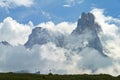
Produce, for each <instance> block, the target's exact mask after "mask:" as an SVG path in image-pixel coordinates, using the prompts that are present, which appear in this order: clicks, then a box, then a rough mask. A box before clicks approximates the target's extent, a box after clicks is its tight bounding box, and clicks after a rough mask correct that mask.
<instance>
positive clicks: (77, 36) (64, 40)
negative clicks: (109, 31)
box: [25, 13, 103, 54]
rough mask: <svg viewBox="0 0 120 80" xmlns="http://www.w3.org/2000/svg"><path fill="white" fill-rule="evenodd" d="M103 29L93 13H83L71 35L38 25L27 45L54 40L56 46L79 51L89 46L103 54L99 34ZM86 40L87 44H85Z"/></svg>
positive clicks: (41, 43)
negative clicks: (66, 35) (96, 21)
mask: <svg viewBox="0 0 120 80" xmlns="http://www.w3.org/2000/svg"><path fill="white" fill-rule="evenodd" d="M101 31H102V29H101V27H100V26H99V25H98V24H97V23H95V17H94V15H93V14H92V13H82V15H81V18H80V19H79V20H78V24H77V27H76V29H75V30H73V32H72V33H71V35H69V37H65V36H64V35H62V34H61V33H59V32H58V33H54V32H53V31H50V30H48V29H46V28H41V27H36V28H34V29H33V30H32V33H31V35H30V36H29V39H28V41H27V43H26V44H25V46H26V47H27V48H31V47H32V46H34V45H36V44H38V45H43V44H46V43H48V42H53V43H54V44H56V46H59V47H64V48H66V49H71V50H76V51H78V52H79V51H81V50H82V49H83V48H85V47H89V48H93V49H95V50H97V51H98V52H100V53H101V54H103V48H102V44H101V41H100V38H99V36H98V35H99V32H101ZM86 42H87V44H86V45H83V44H84V43H86Z"/></svg>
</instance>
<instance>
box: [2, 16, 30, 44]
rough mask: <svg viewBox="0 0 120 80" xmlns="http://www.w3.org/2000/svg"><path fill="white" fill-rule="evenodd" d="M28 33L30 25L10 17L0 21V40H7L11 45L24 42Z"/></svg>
mask: <svg viewBox="0 0 120 80" xmlns="http://www.w3.org/2000/svg"><path fill="white" fill-rule="evenodd" d="M30 33H31V28H30V26H28V25H24V24H20V23H18V22H17V21H15V20H13V19H12V18H11V17H7V18H5V19H4V21H3V22H1V23H0V41H7V42H9V43H10V44H12V45H18V44H24V43H25V42H26V41H27V39H28V35H29V34H30Z"/></svg>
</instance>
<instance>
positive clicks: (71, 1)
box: [63, 0, 84, 7]
mask: <svg viewBox="0 0 120 80" xmlns="http://www.w3.org/2000/svg"><path fill="white" fill-rule="evenodd" d="M83 2H84V0H66V4H64V5H63V7H72V6H74V5H77V4H81V3H83Z"/></svg>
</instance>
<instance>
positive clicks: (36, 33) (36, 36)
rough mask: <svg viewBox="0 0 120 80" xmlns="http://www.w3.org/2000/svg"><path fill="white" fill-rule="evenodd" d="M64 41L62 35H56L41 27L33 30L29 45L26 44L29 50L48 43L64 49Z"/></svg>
mask: <svg viewBox="0 0 120 80" xmlns="http://www.w3.org/2000/svg"><path fill="white" fill-rule="evenodd" d="M63 40H64V36H63V35H62V34H60V33H58V35H56V34H55V33H54V32H52V31H50V30H48V29H46V28H41V27H36V28H34V29H33V30H32V33H31V34H30V36H29V39H28V41H27V43H25V46H26V47H27V48H32V46H34V45H36V44H37V45H43V44H46V43H48V42H53V43H55V44H56V45H57V46H60V47H62V43H63Z"/></svg>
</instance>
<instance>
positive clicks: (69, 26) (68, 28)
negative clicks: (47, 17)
mask: <svg viewBox="0 0 120 80" xmlns="http://www.w3.org/2000/svg"><path fill="white" fill-rule="evenodd" d="M38 26H40V27H43V28H48V29H50V30H52V31H59V32H61V33H63V34H65V33H67V34H70V33H71V32H72V31H73V30H74V29H75V28H76V26H77V25H76V23H70V22H61V23H58V24H54V23H53V22H52V21H49V22H46V23H40V24H39V25H38Z"/></svg>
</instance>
